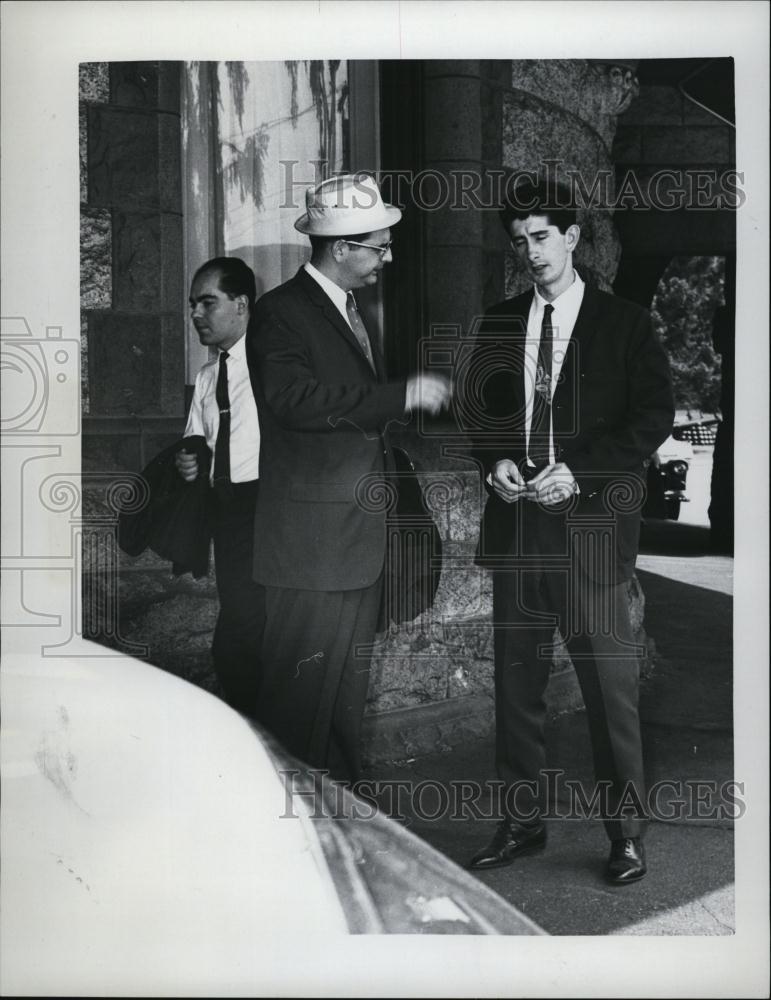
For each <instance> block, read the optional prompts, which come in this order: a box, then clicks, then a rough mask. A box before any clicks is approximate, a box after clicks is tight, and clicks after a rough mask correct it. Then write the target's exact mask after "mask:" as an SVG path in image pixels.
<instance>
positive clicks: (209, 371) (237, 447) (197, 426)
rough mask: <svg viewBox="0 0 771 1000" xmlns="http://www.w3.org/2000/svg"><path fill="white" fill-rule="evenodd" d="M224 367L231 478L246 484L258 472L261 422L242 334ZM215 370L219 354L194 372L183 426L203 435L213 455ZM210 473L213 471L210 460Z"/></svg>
mask: <svg viewBox="0 0 771 1000" xmlns="http://www.w3.org/2000/svg"><path fill="white" fill-rule="evenodd" d="M227 367H228V396H229V398H230V481H231V482H233V483H248V482H250V481H251V480H253V479H257V478H258V477H259V474H260V473H259V468H260V425H259V422H258V419H257V405H256V403H255V402H254V393H253V392H252V384H251V382H250V380H249V369H248V368H247V365H246V337H245V336H244V337H241V339H240V340H238V341H236V343H235V344H234V345H233V346H232V347H231V348H230V350H229V351H228V360H227ZM218 372H219V356H218V357H217V358H216V359H215V360H214V361H210V362H209V363H208V364H206V365H204V366H203V368H202V369H201V370H200V371H199V372H198V374H197V375H196V377H195V391H194V392H193V402H192V405H191V406H190V415H189V416H188V418H187V427H186V428H185V437H189V436H190V435H191V434H202V435H203V436H204V437H205V438H206V443H207V445H208V446H209V450H210V451H211V453H212V456H213V455H214V447H215V445H216V443H217V431H218V430H219V426H220V411H219V407H218V406H217V398H216V392H217V375H218ZM211 474H212V475H213V474H214V461H213V460H212V469H211Z"/></svg>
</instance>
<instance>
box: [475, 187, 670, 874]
mask: <svg viewBox="0 0 771 1000" xmlns="http://www.w3.org/2000/svg"><path fill="white" fill-rule="evenodd" d="M570 197H571V193H570V191H569V190H567V191H566V190H563V189H561V188H558V187H554V186H546V185H543V184H531V183H527V184H521V185H520V186H518V187H517V188H516V190H515V192H514V197H513V199H512V200H511V201H510V202H509V203H508V204H507V205H506V207H505V208H504V210H503V211H502V212H501V221H502V223H503V226H504V228H505V230H506V232H507V234H508V235H509V237H510V239H511V242H512V247H513V249H514V252H515V255H516V257H517V258H518V260H519V263H520V265H521V267H522V269H523V270H524V271H525V272H526V273H527V274H528V275H529V277H530V278H531V279H532V281H533V285H534V287H533V288H532V289H531V290H530V291H528V292H525V293H524V294H523V295H519V296H517V297H515V298H513V299H509V300H507V301H505V302H502V303H500V304H499V305H497V306H494V307H493V308H492V309H491V310H489V312H488V313H487V315H486V316H485V320H484V323H483V326H482V330H481V335H480V338H479V341H478V344H477V348H476V354H475V357H474V360H473V363H472V365H471V369H472V373H473V374H472V376H471V378H470V383H471V384H474V385H476V386H477V389H478V391H479V392H480V393H481V395H482V397H483V405H482V407H481V419H480V422H479V427H478V428H476V429H475V431H474V432H473V433H472V439H473V452H474V455H475V457H476V458H477V460H478V462H479V464H480V465H481V467H482V471H483V476H484V477H485V482H486V483H487V486H488V493H489V497H488V500H487V505H486V507H485V511H484V516H483V520H482V526H481V531H480V545H479V553H478V560H477V561H478V563H479V564H480V565H483V566H488V567H490V568H491V569H492V570H493V628H494V635H495V685H496V688H495V690H496V766H497V771H498V777H499V778H500V779H501V781H502V783H503V787H504V789H505V790H506V804H505V809H504V818H503V820H502V822H501V823H500V824H499V827H498V830H497V831H496V833H495V836H494V837H493V839H492V841H491V842H490V844H489V845H488V846H487V847H485V848H483V849H482V850H481V851H479V852H478V853H477V854H476V855H475V856H474V858H473V859H472V860H471V862H470V867H471V868H474V869H486V868H494V867H498V866H500V865H506V864H510V863H511V862H513V861H514V860H515V859H516V858H518V857H520V856H521V855H525V854H528V853H531V852H532V851H535V850H540V849H541V848H543V847H545V845H546V827H545V825H544V822H543V818H542V817H543V815H544V812H546V810H547V809H554V808H555V806H556V803H555V802H548V801H547V799H548V792H549V785H548V782H547V781H546V780H545V778H544V769H545V767H546V755H545V742H544V722H545V718H546V703H545V701H544V693H545V691H546V686H547V684H548V681H549V674H550V667H551V662H552V654H553V639H552V636H553V632H554V627H555V624H556V625H557V626H558V627H559V629H560V632H561V634H562V637H563V638H564V640H565V642H566V645H567V648H568V652H569V653H570V655H571V658H572V660H573V665H574V666H575V669H576V674H577V676H578V680H579V682H580V684H581V690H582V693H583V697H584V703H585V705H586V712H587V721H588V723H589V731H590V736H591V739H592V747H593V752H594V766H595V775H596V778H597V789H596V791H597V792H598V795H599V799H598V802H599V805H600V811H601V815H602V818H603V820H604V823H605V829H606V833H607V835H608V837H609V839H610V841H611V849H610V857H609V859H608V864H607V867H606V878H607V879H608V880H609V881H610V882H612V883H614V884H617V885H623V884H627V883H630V882H633V881H636V880H638V879H640V878H642V877H643V875H645V872H646V860H645V854H644V851H643V846H642V841H641V833H642V820H643V818H644V815H645V811H644V806H645V789H644V779H643V761H642V747H641V741H640V724H639V715H638V682H639V662H638V656H637V648H636V647H635V645H634V637H633V632H632V627H631V623H630V616H629V607H628V600H627V590H626V582H627V581H628V580H629V579H630V577H631V576H632V574H633V573H634V564H635V558H636V555H637V545H638V536H639V525H640V508H641V506H642V502H643V499H644V481H645V480H644V474H643V469H644V465H643V463H644V460H645V459H646V458H647V457H648V456H650V455H651V454H652V453H653V452H654V451H655V450H656V448H657V447H658V446H659V445H660V444H661V442H662V441H663V440H664V439H665V438H666V437H667V435H668V434H669V432H670V430H671V427H672V419H673V416H674V408H673V400H672V390H671V382H670V376H669V365H668V362H667V358H666V356H665V354H664V352H663V351H662V349H661V347H660V346H659V344H658V343H657V342H656V339H655V337H654V335H653V332H652V329H651V324H650V317H649V315H648V313H647V312H646V311H645V310H644V309H642V308H641V307H640V306H638V305H635V304H634V303H631V302H626V301H624V300H623V299H619V298H617V297H616V296H613V295H609V294H607V293H605V292H601V291H599V290H598V289H596V288H594V287H591V286H590V285H589V284H585V283H584V281H583V280H582V279H581V277H580V276H579V275H578V274H577V273H576V271H575V270H574V268H573V252H574V251H575V248H576V246H577V244H578V241H579V238H580V229H579V227H578V225H577V224H576V218H577V216H576V211H575V209H574V208H572V207H571V202H570ZM475 375H476V376H477V377H476V379H475ZM587 798H588V800H590V801H591V799H592V796H591V795H589V796H588V797H587Z"/></svg>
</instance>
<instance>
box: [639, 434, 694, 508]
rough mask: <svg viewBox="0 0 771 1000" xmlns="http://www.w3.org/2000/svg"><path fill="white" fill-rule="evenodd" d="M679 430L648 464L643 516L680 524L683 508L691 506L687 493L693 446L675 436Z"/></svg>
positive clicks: (665, 442)
mask: <svg viewBox="0 0 771 1000" xmlns="http://www.w3.org/2000/svg"><path fill="white" fill-rule="evenodd" d="M677 433H678V428H675V429H674V432H673V434H670V436H669V437H668V438H667V439H666V441H664V443H663V444H662V445H661V446H660V447H659V449H658V450H657V451H656V452H654V453H653V455H652V456H651V459H650V463H649V465H648V476H647V483H646V488H647V497H646V500H645V504H644V506H643V509H642V515H643V517H647V518H666V519H669V520H670V521H676V520H677V519H678V518H679V517H680V505H681V504H683V503H688V497H687V496H686V494H685V485H686V479H687V476H688V469H689V468H690V465H691V462H692V461H693V445H692V444H691V443H690V441H680V440H677V438H676V437H675V436H674V435H675V434H677Z"/></svg>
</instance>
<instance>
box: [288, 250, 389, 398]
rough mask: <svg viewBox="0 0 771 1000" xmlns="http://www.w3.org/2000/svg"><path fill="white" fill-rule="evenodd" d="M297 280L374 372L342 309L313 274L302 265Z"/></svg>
mask: <svg viewBox="0 0 771 1000" xmlns="http://www.w3.org/2000/svg"><path fill="white" fill-rule="evenodd" d="M297 280H298V282H299V283H300V285H301V287H302V288H303V290H304V291H305V294H306V295H307V296H308V298H309V299H310V300H311V302H312V303H313V304H314V305H315V306H316V307H317V308H319V309H320V310H321V311H322V313H323V314H324V317H325V318H326V320H327V321H328V322H329V323H330V324H331V325H332V326H333V327H334V328H335V329H336V330H337V332H338V333H339V334H340V335H341V337H343V339H344V340H346V341H347V342H348V343H349V344H350V346H351V348H352V350H353V351H354V352H355V354H356V356H357V357H359V358H361V360H362V364H364V366H365V367H366V369H367V371H368V372H369V373H370V374H372V368H371V366H370V363H369V361H368V360H367V359H366V357H365V356H364V352H363V351H362V349H361V344H360V343H359V341H358V340H357V339H356V334H355V333H354V332H353V330H352V329H351V328H350V326H348V324H347V323H346V321H345V320H344V319H343V317H342V315H341V313H340V310H339V309H338V308H337V306H336V305H335V304H334V302H333V301H332V300H331V299H330V297H329V296H328V295H327V294H326V292H325V291H324V289H323V288H322V287H321V285H319V283H318V282H317V281H314V280H313V278H311V276H310V275H309V274H308V272H307V271H306V270H305V268H302V267H301V268H300V270H299V271H298V272H297ZM371 346H372V339H371V338H370V347H371ZM372 354H373V357H375V355H376V352H375V350H374V348H372ZM375 365H376V368H377V366H378V362H377V361H376V362H375ZM379 375H380V372H379V371H378V378H379Z"/></svg>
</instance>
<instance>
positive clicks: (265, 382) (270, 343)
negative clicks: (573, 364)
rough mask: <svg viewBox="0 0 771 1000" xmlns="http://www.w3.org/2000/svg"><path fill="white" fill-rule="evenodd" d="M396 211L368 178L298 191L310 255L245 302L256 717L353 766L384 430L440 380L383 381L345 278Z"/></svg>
mask: <svg viewBox="0 0 771 1000" xmlns="http://www.w3.org/2000/svg"><path fill="white" fill-rule="evenodd" d="M400 218H401V212H400V210H399V209H398V208H395V207H393V206H391V205H386V204H384V203H383V201H382V199H381V196H380V192H379V190H378V188H377V185H376V184H375V182H374V181H373V180H372V178H370V177H367V176H366V175H345V176H342V177H335V178H332V179H330V180H329V181H325V182H324V183H322V184H320V185H319V186H318V187H317V188H315V189H310V190H309V191H308V192H307V211H306V212H305V214H304V215H302V216H301V218H300V219H298V221H297V222H296V223H295V226H296V228H297V229H298V230H299V231H300V232H301V233H305V234H307V235H308V236H309V237H310V240H311V251H312V255H311V259H310V262H309V263H307V264H305V265H304V266H303V267H302V268H301V269H300V270H299V272H298V273H297V274H296V275H295V276H294V277H293V278H291V279H290V280H289V281H287V282H285V283H284V284H283V285H281V286H279V287H278V288H275V289H273V290H272V291H270V292H268V293H267V294H265V295H263V296H262V297H261V298H260V299H259V300H258V302H257V307H256V310H255V317H254V323H253V325H252V328H251V329H250V332H249V334H248V335H247V352H248V357H249V364H250V368H251V372H252V377H253V384H254V391H255V397H256V399H257V405H258V411H259V414H260V428H261V433H262V440H261V456H260V494H259V498H258V501H257V509H256V515H255V561H254V578H255V580H256V581H257V582H258V583H260V584H262V585H264V587H265V594H266V627H265V632H264V641H263V655H262V666H263V682H262V688H261V690H260V694H259V699H258V719H259V721H260V722H261V723H262V724H263V725H264V726H265V727H266V728H267V729H268V730H269V731H270V732H272V733H273V734H274V735H275V736H276V737H277V738H278V739H279V740H280V741H281V742H282V743H283V745H284V747H285V748H286V749H287V750H289V751H290V752H291V753H292V754H294V755H295V756H297V757H300V758H301V759H303V760H304V761H306V762H307V763H309V764H311V765H312V766H314V767H318V768H328V769H329V770H330V772H331V773H332V774H333V775H334V776H335V777H339V778H346V777H347V778H349V779H351V780H356V778H357V777H358V776H359V772H360V749H359V742H360V734H361V720H362V715H363V712H364V703H365V699H366V694H367V685H368V678H369V660H370V651H369V649H368V647H370V646H371V644H372V642H373V640H374V636H375V630H376V625H377V620H378V615H379V610H380V600H381V589H382V577H383V566H384V558H385V546H386V523H385V518H386V506H387V505H386V504H384V503H383V494H382V483H383V477H384V473H385V472H386V471H387V470H388V469H389V468H390V466H391V455H390V449H389V445H388V437H387V428H388V425H389V424H390V423H391V422H392V421H403V420H404V419H405V417H406V415H408V414H409V413H410V411H411V410H413V409H415V408H423V409H425V410H427V411H428V412H431V413H436V412H437V411H438V410H439V409H441V407H442V406H444V405H445V404H446V402H447V400H448V398H449V385H448V383H447V382H446V380H444V379H443V378H441V377H439V376H434V375H429V374H423V375H418V376H413V377H411V378H409V379H406V380H398V381H389V380H388V379H387V377H386V372H385V366H384V362H383V357H382V354H381V351H380V348H379V345H378V344H377V342H376V340H375V339H373V338H371V337H370V336H369V334H368V332H367V331H366V329H365V327H364V323H363V321H362V319H361V317H360V315H359V313H358V309H357V307H356V300H355V297H354V295H353V290H354V289H357V288H363V287H367V286H370V285H374V284H376V282H377V281H378V277H379V275H380V272H381V271H382V269H383V267H384V266H385V264H386V263H388V262H389V261H390V260H391V232H390V228H391V226H393V225H394V224H395V223H397V222H398V221H399V219H400Z"/></svg>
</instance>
